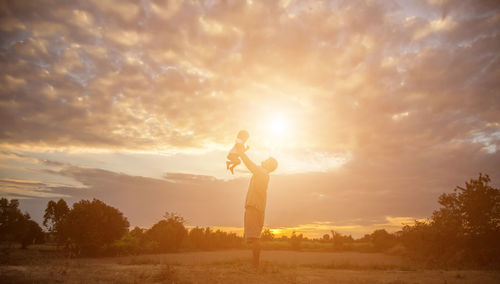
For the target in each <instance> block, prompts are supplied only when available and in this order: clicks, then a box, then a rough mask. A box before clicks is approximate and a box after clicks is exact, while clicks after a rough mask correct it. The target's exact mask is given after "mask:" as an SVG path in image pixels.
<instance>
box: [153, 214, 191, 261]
mask: <svg viewBox="0 0 500 284" xmlns="http://www.w3.org/2000/svg"><path fill="white" fill-rule="evenodd" d="M164 218H165V219H164V220H161V221H159V222H158V223H156V224H154V225H153V227H151V229H149V230H148V231H146V239H147V240H148V241H149V242H151V243H152V246H153V249H154V250H155V251H157V252H172V251H177V250H179V248H180V247H181V244H182V242H183V240H184V238H185V237H186V236H187V230H186V228H185V227H184V219H183V218H182V217H180V216H178V215H176V214H174V213H168V212H167V213H166V214H165V216H164Z"/></svg>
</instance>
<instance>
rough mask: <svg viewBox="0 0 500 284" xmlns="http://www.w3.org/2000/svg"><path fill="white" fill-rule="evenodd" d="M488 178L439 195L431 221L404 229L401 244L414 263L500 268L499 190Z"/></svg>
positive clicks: (479, 179)
mask: <svg viewBox="0 0 500 284" xmlns="http://www.w3.org/2000/svg"><path fill="white" fill-rule="evenodd" d="M490 181H491V180H490V177H489V176H488V175H483V174H479V177H478V178H477V179H471V180H470V181H469V182H466V183H465V187H460V186H457V187H456V188H455V189H454V192H453V193H449V194H446V193H445V194H442V195H441V196H440V197H439V199H438V202H439V204H440V205H441V208H440V209H439V210H436V211H434V213H433V215H432V217H431V219H430V220H428V221H426V222H419V221H415V224H413V225H411V226H410V225H407V226H405V227H403V231H402V236H401V239H402V242H403V244H404V245H405V247H406V248H407V249H408V250H409V252H410V255H411V256H412V257H414V258H416V259H420V260H424V261H427V262H428V263H429V264H439V265H452V266H456V265H466V266H471V265H476V266H481V267H487V266H491V267H493V266H495V267H499V266H500V242H499V240H500V190H499V189H498V188H493V187H491V186H490V185H489V182H490Z"/></svg>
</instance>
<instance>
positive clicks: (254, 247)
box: [252, 238, 260, 268]
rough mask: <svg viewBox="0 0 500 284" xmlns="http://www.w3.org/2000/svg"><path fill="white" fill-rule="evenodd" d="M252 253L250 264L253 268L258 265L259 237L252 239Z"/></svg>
mask: <svg viewBox="0 0 500 284" xmlns="http://www.w3.org/2000/svg"><path fill="white" fill-rule="evenodd" d="M252 254H253V261H252V264H253V266H254V267H255V268H257V267H259V264H260V239H257V238H254V239H252Z"/></svg>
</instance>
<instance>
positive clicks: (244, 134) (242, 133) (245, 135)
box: [236, 130, 250, 141]
mask: <svg viewBox="0 0 500 284" xmlns="http://www.w3.org/2000/svg"><path fill="white" fill-rule="evenodd" d="M236 137H237V138H238V139H241V140H243V141H247V140H248V137H250V134H248V131H246V130H240V132H238V136H236Z"/></svg>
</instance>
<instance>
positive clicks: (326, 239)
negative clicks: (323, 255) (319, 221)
mask: <svg viewBox="0 0 500 284" xmlns="http://www.w3.org/2000/svg"><path fill="white" fill-rule="evenodd" d="M321 241H323V242H327V243H328V242H330V235H329V234H324V235H323V237H322V238H321Z"/></svg>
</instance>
